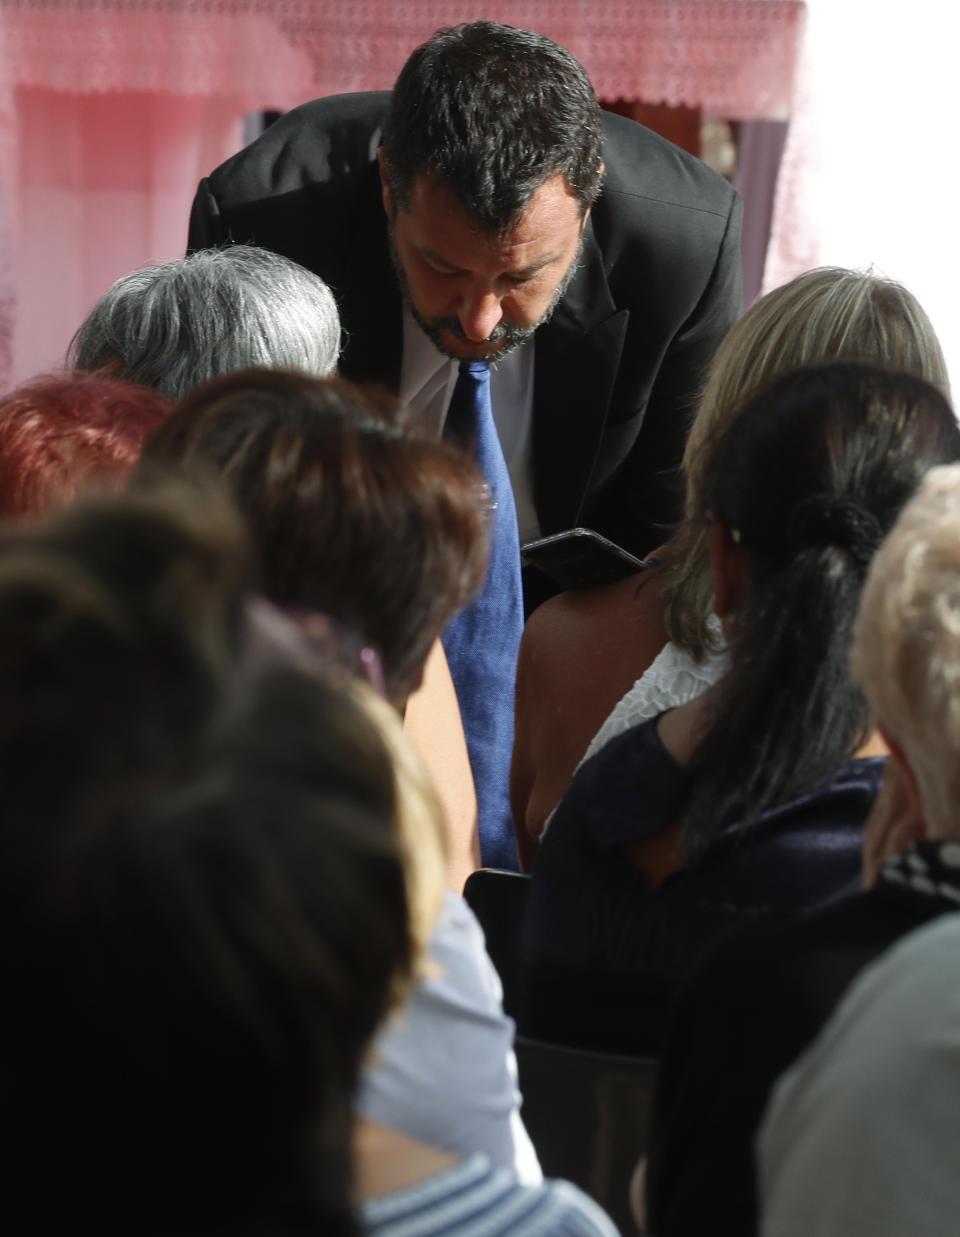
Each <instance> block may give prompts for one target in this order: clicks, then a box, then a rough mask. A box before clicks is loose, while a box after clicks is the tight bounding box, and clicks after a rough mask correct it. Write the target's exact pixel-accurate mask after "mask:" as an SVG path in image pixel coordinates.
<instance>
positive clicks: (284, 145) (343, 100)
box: [208, 91, 390, 208]
mask: <svg viewBox="0 0 960 1237" xmlns="http://www.w3.org/2000/svg"><path fill="white" fill-rule="evenodd" d="M389 98H390V95H389V93H388V92H387V91H369V92H364V93H362V94H341V95H331V96H329V97H327V98H323V99H313V100H311V101H310V102H309V103H303V104H301V106H300V107H295V108H293V109H292V110H291V111H289V112H285V113H284V115H282V116H281V117H280V118H279V119H278V120H276V121H274V123H273V124H272V125H270V126H269V128H267V129H266V130H265V131H264V132H263V133H262V134H261V135H260V136H259V137H258V138H256V139H255V140H254V141H252V142H251V143H250V144H249V145H247V146H245V147H244V148H243V150H241V151H239V152H238V153H237V154H235V155H234V156H233V157H232V158H230V159H227V160H226V162H225V163H222V164H221V165H220V166H219V167H218V168H217V169H216V170H215V171H214V172H212V173H211V175H210V176H209V178H208V180H209V184H210V187H211V189H212V190H213V192H214V193H215V194H216V196H217V198H218V200H219V201H220V203H221V206H223V207H227V208H229V207H230V206H233V205H240V204H242V203H244V202H246V201H249V200H251V199H255V198H257V197H260V196H262V194H263V191H264V187H265V185H267V184H268V185H269V189H270V192H271V193H272V194H282V193H292V192H295V191H297V190H299V189H303V188H304V187H307V186H309V185H313V184H316V183H317V182H318V181H327V180H332V179H334V178H348V177H350V176H351V175H355V174H358V173H363V172H364V171H365V170H367V169H369V167H370V165H371V164H372V162H373V160H374V159H375V158H376V152H377V147H378V146H379V145H380V134H381V131H382V128H383V119H384V116H385V114H386V110H387V103H388V101H389Z"/></svg>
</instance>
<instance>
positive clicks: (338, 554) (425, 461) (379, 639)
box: [144, 369, 489, 704]
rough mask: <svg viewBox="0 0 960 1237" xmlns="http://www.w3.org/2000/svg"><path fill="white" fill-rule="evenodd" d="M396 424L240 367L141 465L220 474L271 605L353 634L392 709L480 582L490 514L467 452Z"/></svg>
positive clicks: (174, 419) (378, 402)
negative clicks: (379, 669) (374, 661)
mask: <svg viewBox="0 0 960 1237" xmlns="http://www.w3.org/2000/svg"><path fill="white" fill-rule="evenodd" d="M400 422H401V418H400V416H399V413H398V408H397V405H396V404H395V403H394V401H393V400H392V399H391V397H389V396H387V395H386V394H381V393H377V392H371V391H369V390H364V389H362V388H359V387H356V386H354V385H352V384H351V383H348V382H345V381H343V380H342V379H326V380H324V379H315V378H311V377H308V376H306V375H302V374H297V373H293V372H292V371H280V370H252V369H251V370H241V371H240V372H238V373H236V374H232V375H229V376H228V377H225V378H219V379H215V380H214V381H212V382H209V383H206V384H204V385H203V386H202V387H198V388H197V390H196V391H195V392H193V393H192V394H191V395H190V396H188V397H187V399H185V400H184V401H183V402H182V403H181V404H180V405H179V406H178V408H177V409H176V410H175V412H174V413H173V415H172V416H171V417H170V418H169V420H168V421H167V422H166V423H165V424H164V425H163V426H162V427H161V429H160V430H159V432H158V433H157V434H155V435H154V437H153V438H152V439H151V441H150V442H149V444H148V446H147V449H146V451H145V455H144V458H145V460H147V461H158V460H159V461H164V462H166V463H169V462H170V461H174V460H175V461H179V462H182V463H185V464H190V463H199V464H203V463H206V464H207V465H213V466H214V467H215V468H217V469H218V470H220V471H221V472H222V473H223V475H224V476H225V478H226V479H227V481H228V482H229V484H230V486H231V487H232V490H233V492H234V495H235V497H236V499H237V501H238V503H239V506H240V508H241V510H242V511H243V512H244V514H245V515H246V516H247V518H248V520H249V522H250V526H251V531H252V534H253V540H254V543H255V545H256V547H257V548H258V550H259V558H260V571H261V577H262V586H263V590H264V592H265V594H266V596H267V597H268V598H269V599H270V600H271V601H273V602H274V603H275V604H277V605H279V606H284V607H288V608H301V609H303V608H306V609H314V610H322V611H324V612H326V613H328V614H331V615H333V616H334V617H335V618H337V619H338V620H340V621H341V622H342V623H345V624H347V625H348V626H349V627H351V628H353V629H354V630H356V631H357V632H359V633H360V634H361V635H362V636H363V638H364V639H365V640H366V641H367V642H368V643H370V644H372V645H374V646H375V647H376V648H377V649H378V650H379V652H380V654H381V657H382V659H383V665H384V673H385V677H386V685H387V691H388V694H389V696H390V698H391V700H392V701H393V702H394V703H395V704H402V703H403V702H404V701H405V700H406V698H407V696H408V695H409V694H410V692H411V691H412V690H413V689H414V688H415V687H416V686H417V685H418V683H419V681H420V678H421V675H422V673H423V665H424V662H425V660H426V657H427V653H428V652H429V649H430V646H431V644H432V643H433V641H434V639H435V638H436V637H437V635H439V633H440V631H441V630H442V629H443V628H444V627H445V626H446V624H447V622H448V621H449V620H450V618H452V616H453V615H454V614H455V613H456V611H457V610H459V609H460V608H461V607H462V606H463V605H464V604H465V603H466V602H467V601H468V600H469V599H470V597H471V596H473V594H474V593H475V592H476V591H477V590H478V589H479V588H480V586H481V584H482V581H483V572H484V569H485V564H486V553H487V538H488V532H487V523H488V514H489V512H488V501H489V500H488V498H487V494H486V490H485V487H484V485H483V482H482V479H481V477H480V475H479V473H478V471H477V469H476V466H475V464H474V463H473V461H472V460H471V459H470V458H469V456H467V455H466V454H465V453H464V452H462V451H460V450H459V449H458V448H455V447H453V446H451V445H450V444H447V443H443V442H438V441H436V440H434V439H431V438H427V437H425V436H422V435H420V434H417V433H413V432H410V431H408V430H406V429H405V428H404V427H403V425H402V424H401V423H400Z"/></svg>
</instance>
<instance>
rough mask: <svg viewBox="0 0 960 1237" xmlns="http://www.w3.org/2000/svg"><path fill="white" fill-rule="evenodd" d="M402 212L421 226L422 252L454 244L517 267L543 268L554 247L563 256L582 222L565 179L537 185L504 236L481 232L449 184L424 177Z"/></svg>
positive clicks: (483, 229) (581, 216)
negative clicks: (507, 260)
mask: <svg viewBox="0 0 960 1237" xmlns="http://www.w3.org/2000/svg"><path fill="white" fill-rule="evenodd" d="M404 213H405V214H407V215H408V216H409V217H410V219H411V220H412V222H413V223H414V225H415V226H416V227H417V230H418V233H419V236H418V240H419V243H420V246H421V248H422V249H424V250H425V249H427V248H430V249H431V250H433V251H434V253H435V254H437V255H439V256H444V255H443V250H444V248H445V247H446V246H448V245H453V246H456V247H463V248H470V249H473V250H479V251H483V252H485V253H487V254H493V253H499V254H500V255H502V256H503V257H504V258H506V257H507V256H508V255H510V256H511V258H512V259H515V260H516V264H517V266H518V269H523V268H525V267H527V266H530V267H537V266H539V265H545V264H546V262H545V261H544V259H548V257H549V253H548V251H550V250H552V249H556V251H557V256H559V255H560V253H562V252H563V251H565V250H566V248H567V247H568V245H569V242H570V240H571V238H573V237H575V236H576V235H578V234H579V232H580V230H581V228H582V224H583V212H582V210H581V207H580V202H579V200H578V199H577V197H576V196H575V195H574V193H573V191H572V190H571V189H570V186H569V185H568V184H567V181H566V180H565V178H564V177H563V176H561V175H556V176H551V177H549V178H548V179H547V180H545V181H542V182H541V183H540V184H539V185H538V186H537V188H536V189H535V190H534V191H533V193H532V194H531V196H530V199H529V201H528V202H527V205H526V208H525V210H524V211H523V212H522V213H521V214H520V216H519V217H518V218H517V219H516V221H515V222H514V224H513V226H512V227H511V228H510V230H509V231H507V232H506V233H505V234H503V235H499V234H497V233H496V232H491V231H490V230H489V229H485V228H482V227H481V226H480V225H479V224H478V223H477V222H476V220H475V219H473V218H472V217H471V215H470V214H469V212H468V211H467V210H466V209H465V208H464V206H463V204H462V203H461V202H460V201H459V200H458V198H457V197H456V195H455V193H454V192H453V190H452V189H451V188H450V187H449V186H448V185H445V184H444V183H443V182H442V181H437V180H435V179H432V178H428V177H425V176H420V177H418V178H417V179H416V180H415V181H414V184H413V190H412V192H411V194H410V200H409V202H408V204H407V207H406V210H405V212H404Z"/></svg>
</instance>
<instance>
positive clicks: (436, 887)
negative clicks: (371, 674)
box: [349, 680, 447, 995]
mask: <svg viewBox="0 0 960 1237" xmlns="http://www.w3.org/2000/svg"><path fill="white" fill-rule="evenodd" d="M349 690H350V692H351V694H352V695H353V696H354V698H355V699H357V700H358V701H359V702H360V703H361V705H362V707H363V708H364V710H365V711H366V713H367V714H368V716H369V717H370V718H371V720H372V721H373V722H374V723H375V725H376V727H377V729H378V730H379V732H380V736H381V738H382V739H383V741H384V744H385V746H386V748H387V750H388V752H389V753H390V757H391V761H392V764H393V771H394V779H395V786H396V804H397V815H396V827H397V837H398V840H399V843H400V856H401V860H402V862H403V868H404V880H405V883H406V888H407V907H408V918H409V930H410V956H411V959H412V978H413V979H418V978H423V977H424V976H426V975H429V974H430V973H431V971H432V967H431V963H430V960H429V958H428V955H427V947H428V945H429V941H430V937H431V935H432V934H433V929H434V926H435V924H436V922H437V916H438V915H439V914H440V908H441V906H442V903H443V893H444V889H445V887H446V883H447V828H446V820H445V818H444V814H443V808H442V806H441V804H440V799H439V797H438V795H437V792H436V789H435V788H434V785H433V782H432V780H431V778H430V775H429V773H427V770H426V769H425V767H424V765H423V762H422V761H421V760H420V757H419V756H418V755H417V753H416V751H415V750H414V748H413V745H412V744H411V742H410V740H409V739H408V738H407V736H406V734H405V733H404V730H403V726H402V724H401V722H400V719H399V717H398V715H397V712H396V710H395V709H394V708H393V707H392V706H391V705H389V704H388V703H387V702H386V701H385V700H382V699H381V698H380V697H379V696H377V695H375V694H374V692H373V691H371V690H370V688H368V687H367V686H366V684H364V683H361V682H360V681H359V680H351V681H350V683H349ZM395 995H401V994H400V993H397V994H395Z"/></svg>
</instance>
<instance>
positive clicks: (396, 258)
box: [390, 226, 583, 361]
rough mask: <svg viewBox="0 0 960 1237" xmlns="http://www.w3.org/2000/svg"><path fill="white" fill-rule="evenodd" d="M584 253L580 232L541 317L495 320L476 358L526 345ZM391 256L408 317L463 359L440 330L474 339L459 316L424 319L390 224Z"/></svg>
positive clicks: (560, 295)
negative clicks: (525, 322)
mask: <svg viewBox="0 0 960 1237" xmlns="http://www.w3.org/2000/svg"><path fill="white" fill-rule="evenodd" d="M582 253H583V235H582V234H581V236H580V243H579V244H578V245H577V252H576V253H575V254H574V255H573V261H572V262H571V263H570V265H569V266H568V267H567V269H566V271H565V273H564V276H563V278H562V279H561V280H560V283H559V284H558V285H557V290H556V292H554V294H553V296H552V297H551V299H550V304H549V305H548V306H547V308H546V310H545V311H544V312H543V313H542V314H541V316H540V318H539V319H538V320H537V321H536V322H535V323H534V324H533V326H518V325H517V324H516V323H515V322H498V323H497V325H496V326H495V327H494V328H493V330H492V331H491V332H490V334H489V336H488V337H487V338H486V339H484V340H482V341H481V343H482V344H490V345H491V351H490V352H489V353H488V355H487V356H486V357H483V358H478V359H483V360H489V361H499V360H501V359H502V358H503V357H505V356H506V355H507V353H509V352H513V350H514V349H515V348H519V347H520V345H521V344H525V343H526V342H527V340H528V339H531V338H532V337H533V334H534V332H535V331H536V330H537V328H538V327H541V326H543V324H544V323H545V322H549V321H550V319H551V318H552V317H553V311H554V310H555V309H556V308H557V306H558V305H559V304H560V302H561V301H562V300H563V297H564V294H565V293H566V291H567V289H568V288H569V287H570V284H571V282H572V280H573V277H574V275H575V274H576V273H577V269H578V267H579V265H580V255H581V254H582ZM390 258H391V260H392V262H393V269H394V271H395V272H396V275H397V282H398V283H399V285H400V295H401V296H402V297H403V303H404V305H405V306H406V308H407V309H409V311H410V316H411V317H412V318H413V320H414V322H416V324H417V326H419V328H420V329H421V331H423V333H424V335H426V337H427V338H428V339H429V340H430V342H431V343H432V344H433V346H434V347H435V348H436V349H437V350H438V351H440V352H442V353H443V354H444V355H445V356H448V357H452V358H453V360H454V361H462V360H463V359H464V356H463V353H461V352H454V351H453V349H452V348H448V347H446V346H445V345H444V343H443V342H442V339H441V334H442V332H444V331H446V333H447V334H448V335H452V336H453V337H454V339H459V340H460V341H461V342H462V343H464V344H469V345H470V346H471V347H473V348H476V347H479V346H480V344H477V342H476V341H475V340H472V339H468V338H467V336H466V335H465V334H464V331H463V327H462V326H461V325H460V319H459V318H424V317H423V316H422V314H421V313H420V311H419V310H418V309H417V307H416V305H415V304H414V302H413V297H412V296H411V295H410V285H409V283H408V282H407V273H406V271H405V270H404V269H403V263H402V262H401V261H400V255H399V253H398V252H397V247H396V245H395V244H394V240H393V227H392V226H391V228H390Z"/></svg>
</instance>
